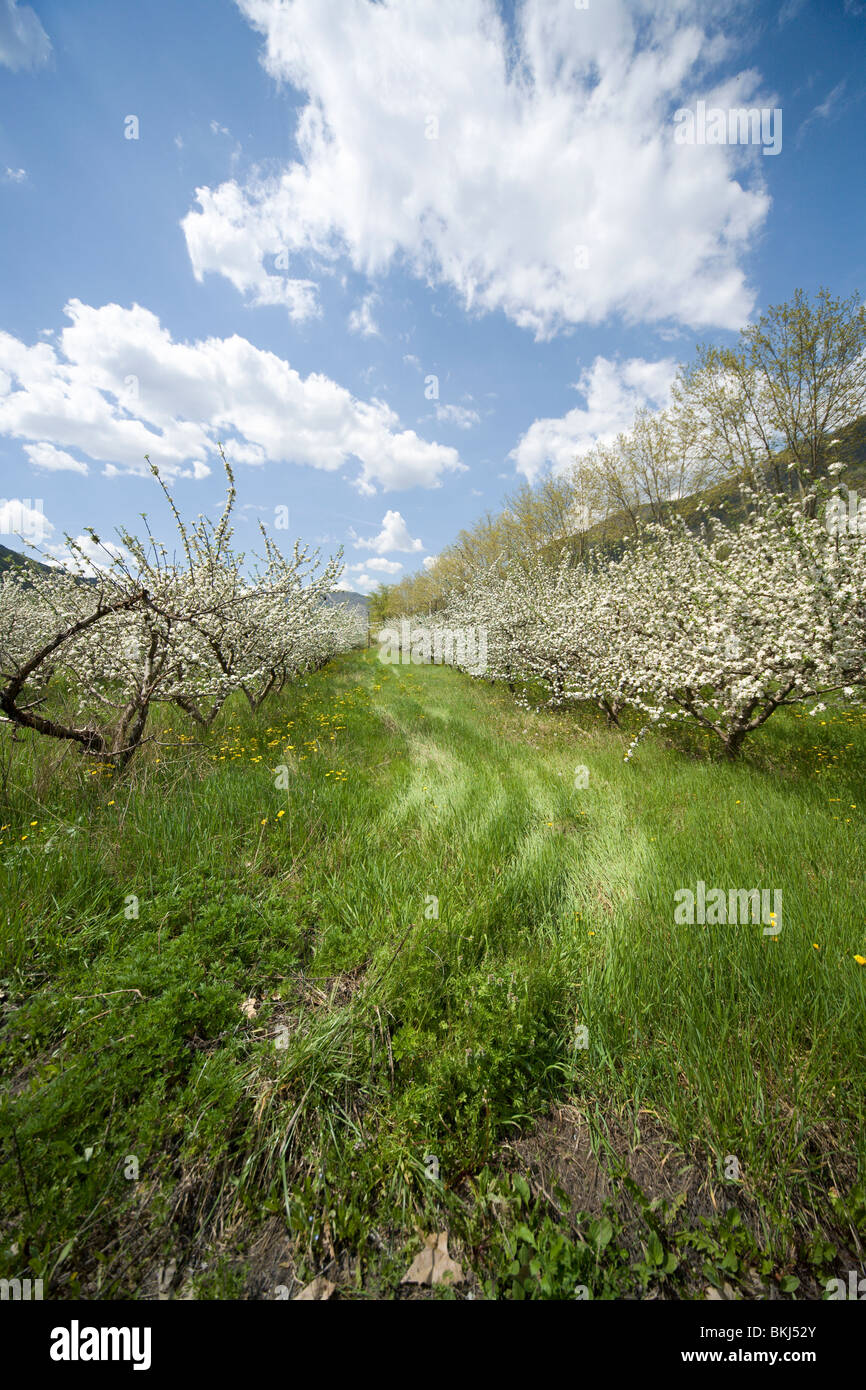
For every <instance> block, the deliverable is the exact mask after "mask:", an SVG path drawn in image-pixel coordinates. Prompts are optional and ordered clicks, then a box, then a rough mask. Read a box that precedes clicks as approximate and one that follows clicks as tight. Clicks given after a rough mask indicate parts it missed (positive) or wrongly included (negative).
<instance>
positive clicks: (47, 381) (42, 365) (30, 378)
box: [0, 299, 464, 493]
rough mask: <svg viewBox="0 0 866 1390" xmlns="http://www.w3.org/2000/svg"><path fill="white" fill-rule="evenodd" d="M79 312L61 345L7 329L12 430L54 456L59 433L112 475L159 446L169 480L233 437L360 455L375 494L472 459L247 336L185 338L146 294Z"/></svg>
mask: <svg viewBox="0 0 866 1390" xmlns="http://www.w3.org/2000/svg"><path fill="white" fill-rule="evenodd" d="M65 313H66V315H67V316H68V318H69V319H70V321H71V322H70V325H69V326H68V327H66V328H64V329H63V331H62V332H61V333H60V335H59V342H58V346H57V347H54V346H53V345H51V344H49V343H46V342H40V343H37V344H35V345H34V346H32V347H31V346H27V345H26V344H25V343H22V342H20V341H19V340H18V339H17V338H14V337H12V336H11V335H10V334H8V333H3V332H0V381H2V380H3V379H4V378H8V382H9V386H10V389H8V390H7V391H6V392H5V393H0V434H7V435H12V436H14V437H16V438H19V439H26V440H33V441H36V442H37V447H38V448H39V449H40V450H41V451H42V452H40V453H39V454H38V455H37V458H38V459H41V460H43V466H49V465H48V464H46V463H45V462H44V461H45V460H46V459H50V458H55V456H53V455H48V454H46V453H45V452H44V449H45V448H46V447H51V446H52V445H53V446H55V448H58V449H59V450H60V451H62V450H64V449H76V450H78V451H79V452H80V453H82V454H84V455H86V456H87V457H88V458H89V459H92V460H94V461H98V462H102V463H103V464H104V465H105V467H104V469H103V472H104V473H105V474H107V475H108V476H116V475H117V474H118V473H129V472H135V473H145V472H146V471H147V465H146V464H145V463H144V455H145V454H150V456H151V458H152V460H153V462H154V463H156V464H158V465H159V467H160V469H161V470H162V471H163V473H164V474H165V476H166V477H167V478H170V477H177V476H186V477H196V478H201V477H206V476H207V475H208V473H209V472H210V464H211V463H212V462H213V460H214V456H215V455H216V451H217V450H216V445H217V440H223V441H225V448H226V453H227V455H228V456H229V458H231V459H233V460H235V461H237V462H240V463H245V464H253V465H255V464H261V463H265V462H269V463H296V464H303V465H307V466H308V467H311V468H318V469H322V470H325V471H326V472H335V471H337V470H339V469H341V468H344V467H346V466H350V467H351V466H353V465H357V472H356V475H355V477H354V478H353V482H354V485H355V486H356V487H357V488H358V489H359V490H360V491H361V492H363V493H374V492H375V491H376V490H377V488H382V489H384V490H388V489H397V488H407V487H437V486H439V485H440V484H441V480H442V476H443V474H445V473H447V472H449V471H463V470H464V465H463V464H462V463H461V462H460V458H459V455H458V453H457V451H456V449H453V448H451V447H450V446H447V445H443V444H436V443H430V442H428V441H426V440H424V439H421V438H420V437H419V436H418V435H417V434H416V433H415V431H414V430H404V429H401V428H400V422H399V419H398V417H397V415H396V414H395V413H394V412H393V411H392V410H391V409H390V407H389V406H388V405H386V404H385V402H384V401H380V400H375V399H374V400H371V401H362V400H359V399H357V397H355V396H353V395H352V394H351V393H350V392H349V391H347V390H346V389H345V388H344V387H342V386H339V385H338V384H337V383H336V382H335V381H332V380H330V378H328V377H326V376H323V375H322V374H321V373H317V372H312V373H310V375H309V376H307V377H302V376H301V375H300V374H299V373H298V372H297V371H295V370H294V368H293V367H291V366H290V365H289V363H288V362H286V361H285V360H284V359H283V358H281V357H277V356H276V354H274V353H272V352H265V351H262V350H261V349H260V348H257V347H254V346H253V344H252V343H250V342H248V340H247V339H246V338H241V337H239V336H238V335H237V334H235V335H234V336H232V337H231V338H207V339H205V340H202V341H197V342H193V343H183V342H175V341H174V340H173V339H172V337H171V334H170V333H169V332H168V330H167V329H166V328H163V327H162V326H161V324H160V322H159V319H158V318H157V317H156V315H155V314H152V313H150V311H149V310H147V309H143V308H141V307H140V306H139V305H137V304H135V305H133V306H132V308H131V309H124V308H122V307H121V306H120V305H118V304H107V305H104V306H103V307H102V308H92V307H91V306H89V305H87V304H83V303H81V301H80V300H77V299H73V300H70V302H69V303H68V304H67V306H66V309H65ZM34 461H36V460H34ZM55 466H57V463H56V458H55Z"/></svg>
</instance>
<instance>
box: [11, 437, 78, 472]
mask: <svg viewBox="0 0 866 1390" xmlns="http://www.w3.org/2000/svg"><path fill="white" fill-rule="evenodd" d="M24 452H25V454H26V455H27V457H28V458H29V460H30V462H31V463H32V464H33V467H34V468H44V469H46V470H47V471H48V472H50V473H61V472H67V473H82V474H83V475H84V476H85V477H86V476H87V464H86V463H82V462H81V461H80V459H76V458H73V457H72V455H71V454H67V453H64V451H63V450H62V449H55V447H54V445H53V444H45V443H42V444H25V445H24Z"/></svg>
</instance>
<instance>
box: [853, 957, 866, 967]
mask: <svg viewBox="0 0 866 1390" xmlns="http://www.w3.org/2000/svg"><path fill="white" fill-rule="evenodd" d="M854 959H855V960H856V962H857V964H858V965H866V956H855V957H854Z"/></svg>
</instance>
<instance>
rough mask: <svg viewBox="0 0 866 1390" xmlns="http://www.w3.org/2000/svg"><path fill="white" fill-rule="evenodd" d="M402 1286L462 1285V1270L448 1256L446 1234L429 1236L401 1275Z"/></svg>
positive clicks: (445, 1232)
mask: <svg viewBox="0 0 866 1390" xmlns="http://www.w3.org/2000/svg"><path fill="white" fill-rule="evenodd" d="M401 1283H403V1284H428V1285H430V1284H462V1283H463V1270H462V1269H461V1267H460V1265H459V1264H458V1263H457V1261H456V1260H452V1259H451V1256H450V1255H449V1254H448V1232H447V1231H440V1232H439V1233H438V1235H435V1234H434V1235H429V1236H427V1238H426V1240H425V1241H424V1249H423V1250H422V1251H421V1253H420V1255H416V1256H415V1258H414V1260H413V1261H412V1263H411V1265H410V1266H409V1268H408V1269H407V1271H406V1273H405V1274H404V1275H403V1278H402V1280H401Z"/></svg>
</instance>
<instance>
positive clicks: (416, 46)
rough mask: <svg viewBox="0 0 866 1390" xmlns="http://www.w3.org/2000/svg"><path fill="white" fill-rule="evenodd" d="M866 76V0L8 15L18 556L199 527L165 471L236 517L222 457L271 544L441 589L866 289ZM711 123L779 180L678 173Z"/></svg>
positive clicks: (364, 577)
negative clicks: (29, 517) (559, 494)
mask: <svg viewBox="0 0 866 1390" xmlns="http://www.w3.org/2000/svg"><path fill="white" fill-rule="evenodd" d="M864 56H866V0H786V3H782V4H777V3H773V4H770V3H760V4H744V3H736V4H729V5H725V4H721V3H715V4H712V5H709V4H704V3H698V2H697V0H628V3H625V2H624V0H623V2H622V3H619V2H618V0H606V3H603V0H589V6H588V7H587V8H585V9H580V8H578V6H577V5H575V4H574V3H573V0H537V3H536V2H535V0H528V3H526V4H523V5H517V6H514V5H511V4H508V5H500V6H498V7H497V6H496V5H495V4H493V3H489V2H488V3H482V2H481V0H411V3H410V2H409V0H381V2H380V3H378V4H373V3H372V2H371V0H283V2H282V3H279V0H237V3H232V0H184V3H183V4H182V5H178V4H176V3H168V0H147V2H146V3H141V4H136V5H127V4H124V5H118V4H117V3H116V0H115V2H114V3H111V2H110V0H76V3H75V4H74V5H70V4H69V3H68V0H66V3H63V0H33V3H32V4H29V5H25V4H21V3H15V2H14V0H0V265H2V275H0V498H2V499H4V501H5V503H6V505H5V507H3V506H0V532H3V534H0V540H2V541H3V542H4V543H6V544H7V545H8V544H12V545H15V544H17V542H16V541H15V539H14V537H13V536H11V535H10V534H9V533H8V526H9V522H10V521H11V520H14V519H15V518H16V517H20V515H21V509H20V506H19V508H18V511H17V512H16V511H15V510H14V508H12V507H11V506H10V503H11V502H12V501H13V500H15V499H17V501H18V502H19V503H21V502H23V501H26V499H30V502H31V504H32V505H34V506H35V499H37V498H40V499H42V509H43V512H44V517H45V521H46V529H45V533H44V537H43V541H42V548H43V549H44V550H45V551H46V552H47V553H52V554H54V555H55V556H57V557H60V558H62V557H63V555H64V535H65V534H67V533H68V534H70V535H73V536H78V535H80V534H81V533H82V529H83V528H84V527H85V526H94V527H95V528H96V530H97V531H98V532H99V533H100V534H101V535H104V536H108V535H110V534H111V533H112V531H113V529H114V527H115V526H117V525H118V524H121V523H125V524H127V525H130V526H131V527H133V528H134V527H135V524H136V520H137V515H138V514H139V513H140V512H142V511H147V512H148V513H149V514H150V515H151V516H152V517H154V518H155V520H156V523H157V525H158V526H159V527H162V528H163V529H164V531H165V534H168V525H167V520H166V518H165V509H164V506H163V505H161V503H160V498H159V494H158V491H157V489H156V487H155V484H154V482H153V480H152V479H151V478H150V477H149V476H148V475H147V472H146V465H145V464H144V461H143V455H144V453H145V452H149V453H150V454H151V457H152V458H153V460H154V462H155V463H157V464H158V465H159V466H160V469H161V470H162V472H163V474H164V476H165V477H166V478H167V479H168V480H169V482H170V486H171V488H172V490H173V492H174V495H175V497H176V499H177V502H178V504H179V505H180V507H181V509H182V510H184V511H185V512H188V513H191V514H195V513H197V512H199V511H202V512H212V511H214V510H215V509H216V508H218V506H219V502H220V499H221V497H222V494H223V488H222V479H221V473H220V464H219V459H218V457H217V455H216V452H215V446H216V441H217V440H223V441H225V443H226V446H227V448H228V450H229V452H230V453H231V455H232V457H233V459H234V462H235V471H236V475H237V483H238V492H239V497H238V501H239V505H240V508H241V510H240V512H239V521H238V537H239V539H240V540H241V541H242V542H244V543H247V544H249V545H250V546H252V545H253V544H254V542H255V530H254V527H253V524H252V523H253V522H254V521H256V520H258V519H259V518H261V520H263V521H264V522H265V524H266V525H269V526H271V527H272V526H273V523H274V518H275V515H276V513H275V508H277V507H288V508H289V514H290V531H289V536H290V537H294V535H299V536H301V537H302V538H304V539H305V540H306V541H309V542H314V543H317V544H319V545H321V546H322V547H323V548H324V549H325V550H333V549H334V548H335V547H336V546H337V545H338V544H342V545H344V546H345V551H346V556H345V558H346V562H347V564H348V566H349V567H350V568H349V570H348V572H347V574H346V577H345V580H344V583H345V584H346V585H347V586H349V587H353V588H359V589H362V590H365V591H368V590H369V589H371V588H372V587H373V586H374V585H375V583H377V582H378V581H380V580H385V581H388V580H391V579H394V578H399V577H400V576H401V575H402V574H404V573H407V572H411V571H413V570H414V569H417V568H418V566H419V565H420V564H422V563H423V561H424V560H425V559H426V558H428V557H430V556H433V555H435V554H436V553H437V552H438V551H439V550H440V549H441V548H442V547H443V546H444V545H446V544H447V543H448V542H449V541H450V540H452V539H453V538H454V536H455V535H456V533H457V531H458V530H459V529H460V527H462V526H468V525H471V523H472V522H473V521H474V520H475V519H476V518H477V517H478V516H479V515H481V514H482V513H483V512H484V511H486V510H492V511H496V510H498V509H499V507H500V506H501V504H502V501H503V499H504V497H505V496H506V495H507V493H508V492H509V491H511V490H512V489H513V488H514V487H515V486H516V485H517V484H519V483H520V482H521V481H522V480H524V479H529V480H534V479H537V478H539V477H541V476H543V474H544V473H545V471H546V470H548V469H553V470H555V471H561V470H562V469H564V468H567V466H568V464H569V461H570V460H571V459H572V458H573V457H574V456H575V454H576V453H577V452H578V451H580V450H582V449H585V448H587V447H588V445H589V444H591V443H592V442H593V440H595V439H599V438H607V437H611V436H612V435H614V434H615V433H616V432H617V431H618V430H620V429H622V428H625V427H627V425H628V424H629V422H630V419H631V417H632V415H633V412H634V409H635V407H636V406H638V405H646V406H649V407H650V408H659V407H661V406H663V405H664V403H665V400H666V396H667V391H668V389H669V385H670V381H671V379H672V376H673V372H674V369H675V365H676V362H677V360H684V359H688V358H689V357H690V355H691V353H692V350H693V347H694V345H695V343H696V342H698V341H701V340H713V341H728V340H730V339H731V338H732V335H733V334H734V333H735V332H736V330H737V328H738V327H740V326H741V325H743V324H744V323H745V322H747V321H748V320H749V319H750V318H753V317H755V316H756V315H757V314H758V313H759V312H760V311H761V309H762V308H764V307H765V306H766V305H767V304H770V303H775V302H779V301H780V300H784V299H787V298H789V297H790V295H791V294H792V292H793V290H794V289H795V288H796V287H803V288H804V289H806V290H807V291H810V292H812V291H814V290H815V289H816V288H817V287H818V286H819V285H822V284H826V285H829V287H830V288H831V289H832V290H833V291H834V292H836V293H839V294H848V293H850V292H851V291H852V290H855V289H861V288H862V287H863V285H864V280H866V276H864V236H863V227H864V223H866V217H864V214H866V192H864V179H863V169H864V168H866V121H864V118H866V103H864V92H866V85H864V79H863V76H862V71H863V59H864ZM701 100H703V101H705V102H706V104H707V106H708V107H709V108H711V109H719V110H722V111H727V110H729V109H731V108H732V107H733V108H736V107H746V108H756V109H761V110H763V109H766V110H767V111H772V110H775V109H776V108H779V109H781V111H782V126H781V129H782V147H781V150H780V152H779V153H778V154H777V155H765V154H764V153H763V150H762V148H761V146H760V144H755V145H748V144H744V145H736V144H733V145H732V144H720V145H718V144H717V145H712V146H711V145H709V144H703V145H697V144H692V145H684V144H678V143H677V142H676V141H675V138H674V132H675V122H674V113H675V112H676V111H677V110H680V109H689V110H696V109H697V102H698V101H701ZM129 117H134V118H135V122H137V127H136V124H135V122H132V123H131V122H130V121H129V119H128V118H129ZM128 134H130V135H131V134H134V135H136V136H137V138H127V136H128ZM434 377H435V378H436V382H435V383H434V382H433V381H432V380H431V378H434ZM437 389H438V397H437V396H436V395H435V394H434V392H435V391H436V390H437ZM4 526H5V527H6V528H7V530H5V531H4ZM276 535H277V538H278V539H281V537H280V534H279V532H277V533H276Z"/></svg>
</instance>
